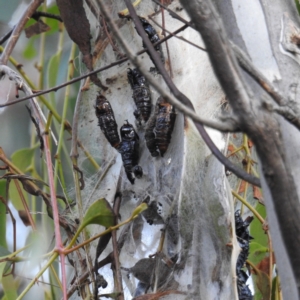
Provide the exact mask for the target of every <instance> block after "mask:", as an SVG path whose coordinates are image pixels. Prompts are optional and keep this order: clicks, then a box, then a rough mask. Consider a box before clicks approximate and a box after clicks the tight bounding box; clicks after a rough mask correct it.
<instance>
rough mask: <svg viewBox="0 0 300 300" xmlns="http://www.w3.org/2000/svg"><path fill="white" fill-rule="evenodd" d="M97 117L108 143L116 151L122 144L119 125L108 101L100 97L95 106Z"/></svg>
mask: <svg viewBox="0 0 300 300" xmlns="http://www.w3.org/2000/svg"><path fill="white" fill-rule="evenodd" d="M95 111H96V116H97V118H98V125H99V126H100V128H101V130H102V132H103V133H104V135H105V137H106V139H107V140H108V142H109V143H110V144H111V145H112V146H113V147H114V148H116V149H118V147H119V144H120V137H119V134H118V125H117V123H116V120H115V116H114V112H113V110H112V108H111V105H110V103H109V102H108V100H107V99H106V98H105V97H104V96H102V95H100V94H99V95H98V96H97V99H96V105H95Z"/></svg>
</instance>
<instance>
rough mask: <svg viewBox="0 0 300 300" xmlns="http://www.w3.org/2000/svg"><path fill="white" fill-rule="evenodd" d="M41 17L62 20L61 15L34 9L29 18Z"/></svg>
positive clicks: (36, 18)
mask: <svg viewBox="0 0 300 300" xmlns="http://www.w3.org/2000/svg"><path fill="white" fill-rule="evenodd" d="M41 17H45V18H49V19H54V20H57V21H59V22H63V20H62V18H61V16H59V15H55V14H50V13H47V12H45V11H35V12H34V13H33V14H32V16H31V18H33V19H35V20H38V19H39V18H41Z"/></svg>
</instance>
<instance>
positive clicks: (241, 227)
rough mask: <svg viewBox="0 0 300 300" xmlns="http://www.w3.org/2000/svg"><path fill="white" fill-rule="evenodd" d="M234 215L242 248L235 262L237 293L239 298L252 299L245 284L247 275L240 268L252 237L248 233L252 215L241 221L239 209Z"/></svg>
mask: <svg viewBox="0 0 300 300" xmlns="http://www.w3.org/2000/svg"><path fill="white" fill-rule="evenodd" d="M234 217H235V231H236V236H237V240H238V242H239V245H240V247H241V249H242V250H241V253H240V254H239V256H238V259H237V263H236V275H237V289H238V295H239V299H240V300H252V299H253V296H252V293H251V291H250V289H249V287H248V285H246V282H247V280H248V275H247V274H246V272H245V271H244V270H242V268H243V266H244V264H245V262H246V260H247V257H248V255H249V241H250V240H251V239H252V237H251V236H250V234H249V230H248V226H249V225H250V223H251V222H252V220H253V217H248V218H247V219H246V220H245V221H243V219H242V218H241V216H240V211H239V210H237V211H236V212H235V215H234Z"/></svg>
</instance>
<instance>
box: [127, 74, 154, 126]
mask: <svg viewBox="0 0 300 300" xmlns="http://www.w3.org/2000/svg"><path fill="white" fill-rule="evenodd" d="M127 78H128V81H129V83H130V86H131V88H132V90H133V95H132V98H133V100H134V102H135V104H136V107H137V109H136V110H135V111H134V116H135V118H136V119H137V120H138V121H139V122H140V123H141V121H142V120H143V121H144V122H147V121H148V119H149V117H150V114H151V93H150V89H149V85H148V83H147V81H146V79H145V77H144V76H143V75H142V74H141V73H140V72H139V70H138V69H133V70H131V69H128V71H127Z"/></svg>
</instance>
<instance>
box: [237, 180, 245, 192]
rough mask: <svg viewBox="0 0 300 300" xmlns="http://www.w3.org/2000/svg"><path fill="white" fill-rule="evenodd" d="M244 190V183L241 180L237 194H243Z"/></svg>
mask: <svg viewBox="0 0 300 300" xmlns="http://www.w3.org/2000/svg"><path fill="white" fill-rule="evenodd" d="M245 188H246V181H244V180H242V182H241V184H240V188H239V191H238V194H241V193H244V192H245Z"/></svg>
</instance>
